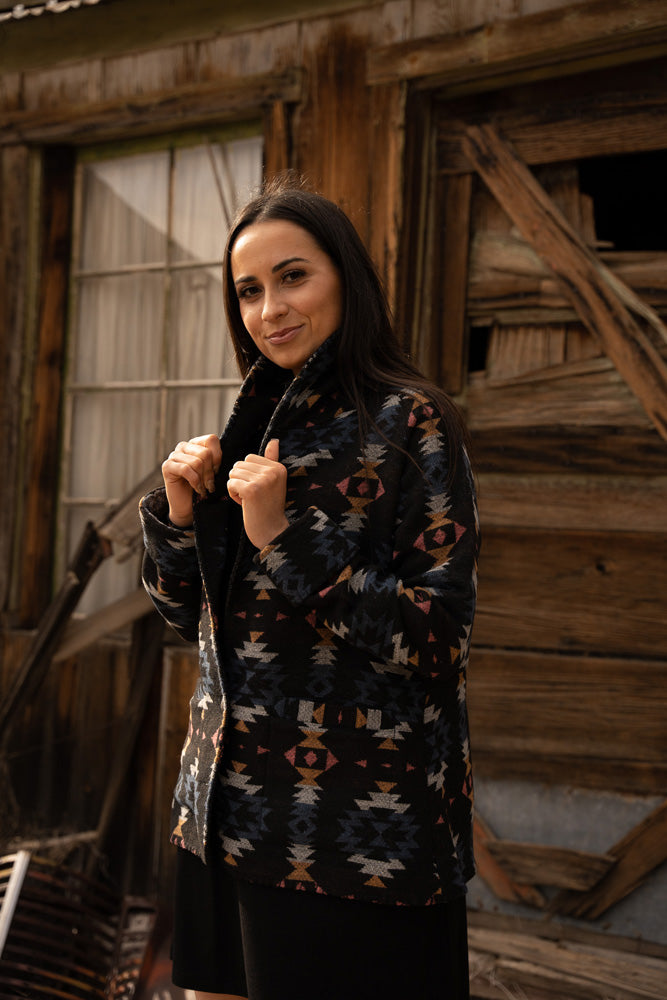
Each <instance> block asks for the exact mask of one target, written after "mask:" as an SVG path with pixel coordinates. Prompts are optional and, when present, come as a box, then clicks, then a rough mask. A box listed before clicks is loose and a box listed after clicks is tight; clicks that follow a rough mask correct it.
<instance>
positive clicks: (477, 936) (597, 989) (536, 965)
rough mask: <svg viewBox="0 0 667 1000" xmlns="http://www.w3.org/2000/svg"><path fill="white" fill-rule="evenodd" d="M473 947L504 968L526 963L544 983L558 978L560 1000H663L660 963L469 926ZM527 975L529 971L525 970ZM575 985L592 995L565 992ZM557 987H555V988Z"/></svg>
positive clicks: (666, 967) (666, 965) (665, 968)
mask: <svg viewBox="0 0 667 1000" xmlns="http://www.w3.org/2000/svg"><path fill="white" fill-rule="evenodd" d="M469 943H470V946H471V948H473V949H474V950H475V951H481V952H485V953H488V954H493V955H496V956H498V957H501V958H502V959H503V960H506V961H507V964H506V965H505V966H504V967H505V968H506V969H511V968H514V969H515V970H517V971H518V970H519V969H520V966H518V965H514V966H512V965H511V964H510V962H511V961H512V960H513V961H514V962H517V963H528V965H529V967H530V966H532V970H531V971H533V972H537V973H538V974H539V973H541V974H542V976H544V977H545V978H552V977H555V982H557V981H558V979H559V978H560V981H561V992H560V994H555V995H557V996H561V997H562V996H567V997H570V996H577V995H584V996H591V997H603V998H605V997H606V998H623V1000H625V998H628V997H629V998H637V997H644V998H652V1000H664V984H665V974H666V973H667V962H665V961H664V960H661V959H656V958H647V957H642V956H638V955H635V956H632V955H629V954H627V953H625V954H620V955H619V954H618V953H617V952H615V951H612V950H611V949H605V948H602V947H598V948H595V947H592V946H589V947H584V946H578V947H577V946H575V945H574V944H570V943H569V942H567V941H549V940H546V939H545V938H542V937H540V936H538V934H534V935H528V934H516V933H509V932H503V931H494V930H489V929H486V928H478V927H471V928H470V929H469ZM526 971H528V970H526ZM566 983H571V984H572V986H578V987H579V990H584V989H586V987H587V988H588V990H589V992H588V993H579V994H577V993H572V992H563V990H567V988H568V987H567V986H565V985H564V984H566ZM554 985H555V983H554Z"/></svg>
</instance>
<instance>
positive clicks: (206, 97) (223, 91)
mask: <svg viewBox="0 0 667 1000" xmlns="http://www.w3.org/2000/svg"><path fill="white" fill-rule="evenodd" d="M303 79H304V71H303V69H302V67H300V66H294V67H289V68H287V69H285V70H282V71H280V72H276V73H258V74H255V75H251V76H245V77H224V78H222V79H219V80H215V81H210V80H208V81H206V82H202V83H192V84H188V85H184V86H179V87H176V88H173V89H171V90H166V91H159V92H155V93H148V94H142V95H141V96H139V97H132V98H127V97H125V98H121V99H114V100H107V101H99V102H96V103H95V102H91V103H87V104H82V105H79V106H72V105H63V106H62V107H59V108H49V109H43V108H37V109H29V110H18V111H17V110H12V111H6V112H4V113H3V112H0V145H12V144H15V143H17V142H50V141H61V140H63V138H67V139H68V140H70V141H83V142H91V141H94V140H98V139H100V138H104V137H105V136H106V135H107V134H111V135H115V134H116V132H120V133H124V132H125V130H127V128H128V127H129V126H131V125H132V126H137V125H141V124H145V125H146V127H148V128H151V127H158V128H159V127H178V124H179V123H180V122H182V123H183V124H187V125H188V126H192V127H196V126H197V124H199V123H201V122H206V121H207V120H211V119H212V120H214V121H221V120H224V119H225V117H226V116H227V115H241V114H248V113H250V112H252V111H253V110H257V111H259V110H260V109H261V108H262V107H265V106H266V105H268V104H270V103H271V102H273V101H276V100H281V101H285V102H286V103H288V104H295V103H298V102H299V101H300V100H301V99H302V93H303Z"/></svg>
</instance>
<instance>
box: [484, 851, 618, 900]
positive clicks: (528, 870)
mask: <svg viewBox="0 0 667 1000" xmlns="http://www.w3.org/2000/svg"><path fill="white" fill-rule="evenodd" d="M487 849H488V850H489V851H490V853H491V855H492V856H493V858H494V859H495V860H496V861H497V862H498V864H499V865H500V866H501V868H502V869H503V870H504V871H505V872H507V874H508V875H509V876H510V878H512V879H513V880H514V881H515V882H518V883H519V885H550V886H556V887H557V888H559V889H577V890H581V891H583V890H586V889H590V888H591V887H592V886H594V885H595V884H596V883H597V882H599V881H600V879H601V878H602V876H603V875H606V873H607V872H608V871H609V869H610V868H611V867H612V865H614V864H615V861H616V859H615V858H614V857H613V856H612V855H610V854H592V853H591V852H590V851H576V850H572V849H569V848H565V847H554V846H552V845H551V844H526V843H519V842H517V841H510V840H495V841H491V842H490V843H488V844H487Z"/></svg>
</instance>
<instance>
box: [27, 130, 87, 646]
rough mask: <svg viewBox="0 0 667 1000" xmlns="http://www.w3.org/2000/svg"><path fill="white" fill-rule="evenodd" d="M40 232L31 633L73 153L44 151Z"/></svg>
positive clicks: (30, 433) (52, 439) (46, 524)
mask: <svg viewBox="0 0 667 1000" xmlns="http://www.w3.org/2000/svg"><path fill="white" fill-rule="evenodd" d="M43 178H44V179H43V188H44V197H43V206H42V211H43V220H44V222H43V233H42V246H41V261H40V263H41V282H40V296H39V307H38V319H37V346H36V352H35V359H34V367H33V371H32V385H31V410H30V423H29V427H28V430H27V434H26V441H25V445H24V451H25V463H26V466H25V470H26V471H25V475H26V483H27V488H26V497H25V505H24V512H23V537H22V548H21V557H22V569H23V572H22V577H21V580H20V581H19V601H18V603H19V607H18V624H19V625H20V626H21V627H26V628H30V627H32V626H33V625H34V624H35V623H36V622H37V621H38V620H39V618H40V615H41V614H42V612H43V611H44V610H45V609H46V608H47V606H48V604H49V601H50V599H51V593H52V581H51V572H52V550H53V535H54V530H55V523H54V511H53V507H54V503H53V492H54V483H56V482H57V480H58V471H59V466H60V448H59V445H60V426H59V413H60V403H61V397H60V393H61V389H62V367H63V363H64V354H65V329H66V324H67V307H68V293H69V268H70V239H71V215H72V198H73V178H74V158H73V153H72V150H71V149H68V148H64V147H54V148H52V149H49V150H47V151H46V152H45V155H44V172H43Z"/></svg>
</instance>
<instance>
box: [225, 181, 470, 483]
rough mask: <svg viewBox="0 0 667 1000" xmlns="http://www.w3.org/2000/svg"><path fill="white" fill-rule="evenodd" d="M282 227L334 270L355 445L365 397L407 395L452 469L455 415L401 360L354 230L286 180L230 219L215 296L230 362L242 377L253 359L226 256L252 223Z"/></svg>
mask: <svg viewBox="0 0 667 1000" xmlns="http://www.w3.org/2000/svg"><path fill="white" fill-rule="evenodd" d="M269 220H271V221H275V220H283V221H286V222H291V223H293V224H295V225H297V226H300V227H301V228H302V229H304V230H306V232H308V233H309V234H310V235H311V236H312V238H313V239H314V240H315V242H316V243H317V245H318V246H319V247H320V249H321V250H323V251H324V253H326V254H327V255H328V257H329V258H330V259H331V261H332V262H333V264H334V266H335V267H336V269H337V270H338V273H339V275H340V278H341V285H342V293H343V320H342V323H341V336H340V340H339V345H338V354H337V365H338V370H339V372H340V373H341V375H343V373H344V378H341V385H342V387H343V389H344V391H345V392H346V393H347V395H348V396H349V397H350V401H351V402H352V404H353V405H354V406H355V408H356V410H357V412H358V414H359V422H360V428H361V433H362V437H364V436H365V434H366V432H367V430H368V426H369V424H373V423H374V421H373V419H372V417H371V415H370V414H369V412H368V405H367V399H368V394H369V392H371V393H375V392H377V391H378V390H382V389H383V388H386V387H392V388H412V389H415V390H417V391H419V392H422V393H423V394H424V395H425V396H427V397H428V398H429V400H431V401H432V402H433V404H434V405H435V406H436V408H437V409H438V410H439V411H440V413H441V414H442V417H443V420H444V422H445V426H446V428H447V437H448V440H449V450H450V456H451V461H452V463H453V462H455V460H456V455H457V453H458V450H459V446H460V443H461V441H466V440H467V434H466V430H465V426H464V424H463V420H462V417H461V415H460V413H459V410H458V408H457V407H456V405H455V404H454V402H453V401H452V400H451V399H450V398H449V396H447V394H446V393H445V392H443V390H442V389H440V388H438V387H437V386H435V385H433V384H432V383H431V382H430V381H429V380H428V379H427V378H425V376H424V375H423V374H422V373H421V372H420V371H419V370H418V369H417V368H416V367H415V366H414V365H413V364H412V362H411V361H410V360H409V358H408V357H407V356H406V355H405V353H404V351H403V349H402V347H401V345H400V343H399V340H398V337H397V336H396V331H395V329H394V323H393V320H392V317H391V312H390V309H389V306H388V303H387V299H386V296H385V293H384V289H383V287H382V283H381V281H380V278H379V276H378V274H377V271H376V269H375V266H374V264H373V262H372V260H371V258H370V255H369V254H368V251H367V250H366V248H365V246H364V244H363V243H362V241H361V239H360V237H359V235H358V233H357V231H356V229H355V228H354V226H353V225H352V223H351V222H350V220H349V219H348V217H347V215H346V214H345V213H344V212H343V210H342V209H341V208H339V207H338V205H336V204H334V202H332V201H329V200H328V199H327V198H324V197H322V195H319V194H315V193H314V192H312V191H309V190H307V189H305V188H304V187H303V186H295V184H294V182H293V181H292V180H289V181H285V180H282V181H279V182H277V183H274V184H273V185H269V186H267V187H266V188H265V189H264V190H263V191H262V193H261V194H259V195H258V196H257V197H256V198H254V199H253V200H252V201H250V202H249V203H248V204H247V205H246V206H245V207H244V208H243V209H242V210H241V211H240V212H239V214H238V215H237V217H236V219H235V221H234V223H233V224H232V228H231V230H230V232H229V235H228V237H227V243H226V246H225V253H224V258H223V259H224V264H223V288H224V302H225V311H226V314H227V322H228V324H229V329H230V333H231V337H232V342H233V344H234V350H235V352H236V360H237V363H238V366H239V369H240V371H241V374H242V375H243V376H244V377H245V375H247V373H248V371H249V370H250V368H251V367H252V365H253V363H254V362H255V361H256V360H257V358H258V357H259V354H260V351H259V349H258V348H257V347H256V345H255V343H254V342H253V340H252V338H251V337H250V334H249V333H248V331H247V330H246V328H245V326H244V325H243V320H242V319H241V313H240V309H239V300H238V296H237V294H236V289H235V287H234V280H233V276H232V269H231V252H232V249H233V247H234V244H235V242H236V239H237V238H238V236H239V234H240V233H241V232H242V231H243V230H244V229H246V228H247V227H248V226H251V225H253V223H256V222H267V221H269Z"/></svg>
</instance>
